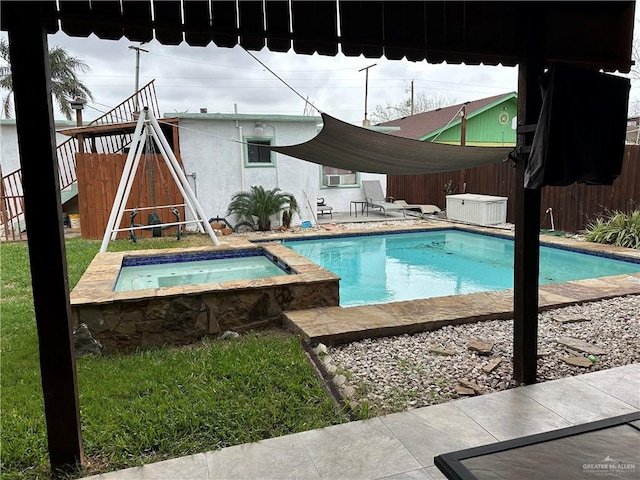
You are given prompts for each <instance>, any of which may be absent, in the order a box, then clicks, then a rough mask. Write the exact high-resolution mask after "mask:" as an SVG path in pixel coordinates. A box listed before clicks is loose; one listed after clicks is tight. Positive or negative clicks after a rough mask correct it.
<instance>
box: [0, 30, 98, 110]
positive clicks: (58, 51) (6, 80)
mask: <svg viewBox="0 0 640 480" xmlns="http://www.w3.org/2000/svg"><path fill="white" fill-rule="evenodd" d="M0 59H2V60H3V61H4V62H5V63H6V65H5V66H3V67H0V89H2V90H5V91H7V93H6V94H3V96H2V111H3V113H4V116H5V117H6V118H11V114H12V111H13V106H12V95H13V81H12V78H11V59H10V58H9V44H8V43H7V41H6V40H5V39H0ZM49 62H50V67H51V93H52V94H53V97H54V98H55V100H56V102H57V104H58V108H59V110H60V112H61V113H62V114H63V115H64V116H65V117H66V118H67V120H71V118H72V117H71V114H72V112H73V110H72V109H71V100H73V99H74V98H75V97H84V98H89V99H91V100H93V95H92V94H91V91H90V90H89V88H88V87H87V86H86V85H84V84H83V83H82V82H81V81H80V79H79V78H78V75H77V73H76V72H79V73H86V72H90V71H91V69H90V68H89V66H88V65H87V64H86V63H84V62H83V61H82V60H79V59H77V58H76V57H71V56H69V54H68V53H67V51H66V50H65V49H64V48H62V47H58V46H56V47H53V48H52V49H50V50H49Z"/></svg>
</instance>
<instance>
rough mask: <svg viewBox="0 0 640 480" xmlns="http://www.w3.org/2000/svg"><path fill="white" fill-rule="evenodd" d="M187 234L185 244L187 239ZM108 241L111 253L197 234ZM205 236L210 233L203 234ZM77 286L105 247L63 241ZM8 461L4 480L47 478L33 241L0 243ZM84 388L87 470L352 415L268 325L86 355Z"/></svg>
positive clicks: (1, 385)
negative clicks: (228, 336) (184, 342)
mask: <svg viewBox="0 0 640 480" xmlns="http://www.w3.org/2000/svg"><path fill="white" fill-rule="evenodd" d="M183 240H184V242H183ZM183 240H181V242H183V243H181V244H179V245H176V240H175V239H141V240H139V241H138V243H136V244H134V243H132V242H130V241H128V240H121V241H115V242H111V244H110V246H109V250H110V251H113V250H131V249H140V248H172V247H176V246H194V245H196V244H198V243H199V242H200V240H198V239H195V240H194V239H189V237H185V238H184V239H183ZM206 240H207V241H208V242H210V240H209V239H208V237H207V239H206ZM66 248H67V259H68V272H69V286H70V288H71V289H72V288H73V286H75V285H76V283H77V282H78V280H79V279H80V277H81V275H82V273H83V272H84V271H85V269H86V268H87V266H88V265H89V263H90V262H91V260H92V259H93V257H94V256H95V254H96V253H97V252H98V250H99V248H100V242H99V241H87V240H81V239H69V240H67V243H66ZM0 281H1V284H0V285H1V290H0V295H1V299H2V302H1V304H0V305H1V307H0V308H1V310H0V318H1V322H0V369H1V370H0V389H1V390H0V392H1V396H0V426H1V432H0V459H1V461H2V466H1V472H2V478H3V479H5V478H6V479H14V478H20V479H23V478H29V479H32V478H47V477H48V470H49V465H48V452H47V443H46V428H45V420H44V404H43V397H42V387H41V384H40V365H39V362H38V339H37V335H36V325H35V319H34V311H33V298H32V293H31V277H30V271H29V256H28V251H27V244H26V243H2V244H0ZM77 374H78V390H79V396H80V411H81V419H82V434H83V441H84V452H85V455H86V457H87V461H88V463H87V469H85V470H84V471H83V472H80V473H79V475H88V474H92V473H98V472H103V471H111V470H116V469H120V468H126V467H130V466H135V465H141V464H144V463H149V462H153V461H158V460H163V459H167V458H173V457H178V456H182V455H189V454H193V453H199V452H204V451H207V450H213V449H217V448H223V447H227V446H230V445H237V444H241V443H245V442H252V441H257V440H261V439H265V438H270V437H275V436H280V435H286V434H290V433H295V432H300V431H304V430H310V429H314V428H320V427H325V426H328V425H332V424H336V423H340V422H343V421H345V417H344V416H343V415H341V414H340V413H338V412H336V411H335V408H334V405H333V404H332V402H331V401H330V400H329V399H328V398H327V397H326V395H325V393H324V391H323V389H322V385H321V383H320V381H319V380H318V379H317V378H316V377H315V375H314V372H313V369H312V367H311V366H310V365H309V363H308V361H307V358H306V356H305V353H304V350H303V349H302V346H301V345H300V343H299V340H298V339H297V338H296V337H294V336H292V335H290V334H288V333H285V332H283V331H262V332H254V333H249V334H246V335H243V336H242V337H240V338H239V339H234V340H217V339H205V340H203V341H202V342H199V343H197V344H194V345H190V346H187V347H180V348H157V349H153V350H147V351H142V352H138V353H136V354H131V355H118V356H111V357H82V358H79V359H78V361H77Z"/></svg>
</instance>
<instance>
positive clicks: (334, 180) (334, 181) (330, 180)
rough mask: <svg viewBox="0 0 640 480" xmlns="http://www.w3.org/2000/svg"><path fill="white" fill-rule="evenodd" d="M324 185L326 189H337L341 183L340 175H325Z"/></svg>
mask: <svg viewBox="0 0 640 480" xmlns="http://www.w3.org/2000/svg"><path fill="white" fill-rule="evenodd" d="M324 177H325V180H324V182H325V185H327V186H328V187H339V186H340V184H341V183H342V182H341V177H340V175H325V176H324Z"/></svg>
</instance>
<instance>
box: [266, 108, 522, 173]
mask: <svg viewBox="0 0 640 480" xmlns="http://www.w3.org/2000/svg"><path fill="white" fill-rule="evenodd" d="M321 115H322V120H323V122H324V125H323V127H322V130H321V131H320V133H319V134H318V135H317V136H316V137H314V138H313V139H311V140H309V141H308V142H305V143H300V144H298V145H290V146H276V145H274V146H271V147H265V148H269V149H270V150H273V151H275V152H278V153H282V154H284V155H289V156H291V157H295V158H299V159H302V160H307V161H309V162H313V163H317V164H320V165H326V166H329V167H335V168H342V169H345V170H353V171H356V172H368V173H386V174H390V175H415V174H420V173H436V172H450V171H454V170H462V169H464V168H472V167H479V166H481V165H487V164H490V163H498V162H502V161H506V160H507V159H508V156H509V153H510V152H512V151H513V150H514V147H467V146H464V147H463V146H459V145H447V144H442V143H430V142H423V141H420V140H413V139H410V138H403V137H397V136H394V135H388V134H386V133H381V132H376V131H374V130H370V129H367V128H362V127H358V126H356V125H352V124H350V123H346V122H343V121H341V120H338V119H336V118H333V117H331V116H330V115H327V114H326V113H322V114H321Z"/></svg>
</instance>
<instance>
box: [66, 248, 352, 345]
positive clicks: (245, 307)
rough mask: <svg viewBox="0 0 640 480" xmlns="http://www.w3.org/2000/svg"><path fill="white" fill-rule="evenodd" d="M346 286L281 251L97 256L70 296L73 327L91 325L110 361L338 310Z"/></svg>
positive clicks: (217, 250)
mask: <svg viewBox="0 0 640 480" xmlns="http://www.w3.org/2000/svg"><path fill="white" fill-rule="evenodd" d="M203 262H204V263H203ZM216 262H219V263H216ZM204 264H212V265H213V266H212V267H207V269H205V270H206V271H205V270H203V265H204ZM131 267H133V269H137V273H133V274H132V275H129V274H127V273H125V272H127V271H128V269H130V268H131ZM156 270H157V272H156ZM132 271H133V270H132ZM258 271H260V272H261V273H257V272H258ZM147 274H148V275H147ZM339 280H340V278H339V277H338V276H337V275H335V274H333V273H331V272H329V271H328V270H325V269H323V268H322V267H320V266H318V265H316V264H315V263H313V262H311V261H310V260H308V259H307V258H305V257H303V256H302V255H299V254H297V253H295V252H293V251H291V250H290V249H288V248H286V247H284V246H282V245H280V244H261V245H260V246H257V245H254V244H250V243H248V242H246V243H245V244H242V245H238V246H228V245H226V246H217V247H206V248H188V249H168V250H139V251H134V252H106V253H98V254H97V255H96V257H95V258H94V259H93V261H92V262H91V264H90V265H89V268H87V270H86V272H85V273H84V275H83V276H82V278H81V279H80V281H79V282H78V284H77V285H76V287H75V288H74V289H73V291H72V292H71V309H72V314H73V323H74V325H73V327H74V329H75V328H77V327H78V326H79V325H80V324H82V323H84V324H86V325H87V327H88V328H89V330H90V331H91V333H92V334H93V336H94V337H95V338H96V339H97V340H98V341H100V343H101V344H102V345H103V347H104V348H105V353H114V352H123V351H124V352H128V351H133V350H135V349H137V348H147V347H152V346H158V345H163V344H172V345H183V344H187V343H191V342H193V341H195V340H198V339H200V338H202V337H204V336H206V335H216V334H218V333H219V332H221V331H225V330H234V331H243V330H247V329H251V328H255V327H259V326H265V325H268V324H270V323H272V324H278V323H280V322H281V316H282V312H283V311H286V310H305V309H309V308H316V307H325V306H337V305H338V304H339V301H340V298H339Z"/></svg>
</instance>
